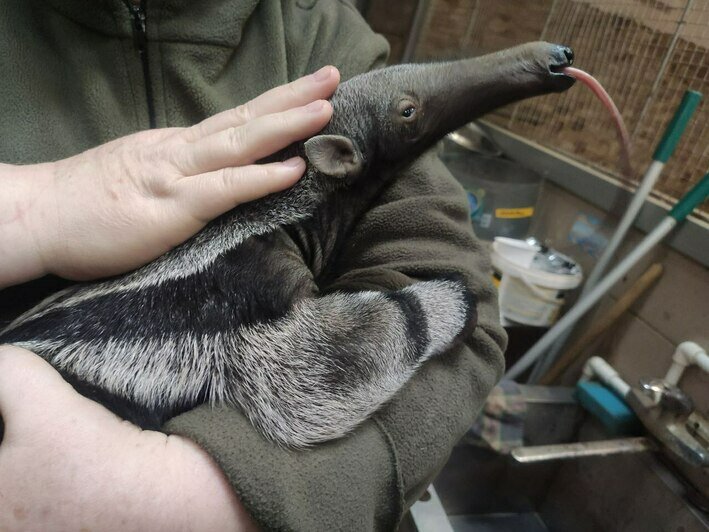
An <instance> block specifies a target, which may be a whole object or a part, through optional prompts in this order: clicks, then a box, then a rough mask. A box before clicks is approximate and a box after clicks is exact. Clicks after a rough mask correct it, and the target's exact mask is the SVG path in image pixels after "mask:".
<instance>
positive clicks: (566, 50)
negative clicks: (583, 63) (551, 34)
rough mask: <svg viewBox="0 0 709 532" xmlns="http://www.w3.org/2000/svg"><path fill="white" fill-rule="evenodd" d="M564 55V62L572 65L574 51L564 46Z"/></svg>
mask: <svg viewBox="0 0 709 532" xmlns="http://www.w3.org/2000/svg"><path fill="white" fill-rule="evenodd" d="M564 55H565V56H566V60H567V61H568V62H569V65H573V64H574V51H573V50H572V49H571V48H569V47H568V46H564Z"/></svg>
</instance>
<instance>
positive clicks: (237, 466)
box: [0, 0, 506, 531]
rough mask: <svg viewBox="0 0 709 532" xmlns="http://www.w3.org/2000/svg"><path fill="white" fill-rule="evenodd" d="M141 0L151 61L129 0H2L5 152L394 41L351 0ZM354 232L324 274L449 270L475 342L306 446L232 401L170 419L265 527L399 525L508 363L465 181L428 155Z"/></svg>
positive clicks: (192, 108) (109, 134) (62, 145)
mask: <svg viewBox="0 0 709 532" xmlns="http://www.w3.org/2000/svg"><path fill="white" fill-rule="evenodd" d="M146 7H147V9H146V42H147V44H146V46H147V57H148V60H149V70H148V72H147V73H146V71H145V70H144V68H143V64H142V62H141V59H140V57H139V54H138V52H137V49H136V40H135V39H134V35H133V33H132V28H133V26H132V19H131V17H130V15H129V11H128V7H127V6H126V4H125V3H124V2H123V1H121V0H5V1H4V2H1V3H0V50H1V51H2V52H1V54H0V96H1V97H0V162H5V163H35V162H43V161H51V160H56V159H60V158H64V157H68V156H70V155H73V154H76V153H78V152H80V151H83V150H85V149H87V148H90V147H92V146H95V145H97V144H100V143H103V142H106V141H109V140H111V139H114V138H116V137H119V136H122V135H126V134H129V133H132V132H135V131H138V130H141V129H145V128H148V127H149V126H150V118H149V108H150V109H151V110H152V114H153V115H154V119H153V120H154V123H155V124H156V125H157V127H167V126H186V125H190V124H193V123H195V122H197V121H200V120H202V119H203V118H205V117H207V116H209V115H211V114H213V113H216V112H218V111H222V110H224V109H227V108H230V107H233V106H236V105H238V104H240V103H243V102H245V101H247V100H249V99H250V98H252V97H254V96H256V95H258V94H260V93H262V92H263V91H265V90H267V89H269V88H271V87H273V86H275V85H278V84H281V83H284V82H287V81H289V80H293V79H295V78H297V77H299V76H301V75H303V74H306V73H309V72H313V71H315V70H316V69H317V68H319V67H321V66H323V65H325V64H334V65H336V66H337V67H338V68H339V69H340V71H341V72H342V76H343V79H347V78H349V77H351V76H353V75H355V74H357V73H359V72H363V71H366V70H369V69H371V68H374V67H377V66H381V65H383V63H384V60H385V57H386V52H387V47H386V43H385V41H384V40H383V39H382V38H381V37H379V36H377V35H375V34H374V33H372V31H371V30H370V29H369V28H368V27H367V25H366V23H365V22H364V21H363V20H362V18H361V17H360V16H359V14H358V13H357V12H356V11H355V10H354V9H353V8H352V7H351V6H350V5H349V4H347V3H346V2H344V1H338V0H319V1H318V0H292V1H287V0H282V1H278V0H263V1H258V0H201V1H200V2H194V1H188V0H148V2H147V6H146ZM146 74H147V77H148V78H149V89H150V90H149V91H146ZM148 95H149V96H150V106H149V105H148ZM348 242H349V244H348V246H346V247H345V248H344V249H343V250H342V251H341V252H340V255H339V256H338V257H337V261H336V266H335V268H334V269H333V271H334V272H335V275H334V276H332V278H333V279H334V281H333V283H332V285H331V286H328V287H322V288H323V289H324V290H327V291H331V290H334V289H338V288H341V289H346V290H352V289H374V290H377V289H380V290H381V289H392V288H399V287H402V286H404V285H407V284H409V283H411V282H413V280H416V279H427V278H435V277H437V276H440V275H443V274H447V273H451V272H457V273H459V274H462V275H464V276H465V278H466V279H467V281H468V282H469V285H470V287H471V288H472V289H473V290H474V292H475V293H476V295H477V297H478V300H479V308H478V311H479V325H478V327H477V329H476V330H475V331H474V333H473V334H472V336H471V337H470V338H469V340H468V341H467V345H466V346H459V347H457V348H455V349H453V350H452V351H451V352H449V353H448V354H446V355H444V356H441V357H439V358H437V359H435V360H431V361H429V362H428V363H426V364H425V366H424V367H423V368H422V369H421V370H420V371H419V372H418V374H417V375H416V376H415V377H414V378H413V380H412V381H411V382H410V383H409V384H408V385H406V386H405V388H404V389H403V390H402V391H401V392H400V393H399V394H397V395H396V397H395V398H394V399H393V400H392V401H391V402H390V403H389V404H388V405H386V406H385V407H384V408H383V409H382V410H381V411H380V412H379V413H377V414H376V415H375V416H374V417H373V418H372V419H371V420H369V421H367V422H366V423H364V424H363V425H362V426H361V427H359V428H358V429H357V430H356V431H355V432H354V433H353V434H351V435H350V436H348V437H346V438H343V439H340V440H338V441H335V442H331V443H328V444H325V445H321V446H318V447H316V448H314V449H311V450H307V451H302V452H293V451H288V450H284V449H282V448H279V447H277V446H275V445H273V444H271V443H269V442H267V441H265V440H264V439H263V438H262V437H261V436H260V435H259V434H258V433H257V432H256V431H255V430H254V429H253V427H252V426H251V425H250V424H249V422H248V421H247V420H246V419H245V417H244V416H243V415H242V414H241V413H240V412H239V411H238V410H235V409H230V408H223V407H222V408H210V407H208V406H202V407H199V408H196V409H195V410H193V411H190V412H187V413H185V414H183V415H180V416H178V417H177V418H175V419H173V420H171V421H170V422H169V423H168V424H167V425H166V426H165V430H166V432H170V433H176V434H182V435H185V436H188V437H190V438H192V439H194V440H195V441H197V442H198V443H199V444H200V445H201V446H202V447H203V448H205V449H206V450H207V451H208V452H209V453H211V454H212V456H214V458H215V459H216V460H217V462H218V463H219V465H220V466H221V467H222V469H223V471H224V472H225V473H226V475H227V477H228V479H229V481H230V482H231V483H232V485H233V486H234V489H235V490H236V492H237V493H238V495H239V497H240V498H241V500H242V502H243V503H244V505H245V506H246V507H247V509H248V510H249V511H250V512H251V514H252V515H253V517H254V518H255V519H256V521H257V522H258V523H260V524H261V525H262V526H263V527H264V528H267V529H277V530H307V531H321V530H322V531H326V530H328V531H329V530H356V531H361V530H391V529H393V528H395V527H396V525H397V524H398V522H399V520H400V518H401V516H402V514H403V512H405V511H406V509H407V508H408V507H409V506H410V505H411V504H412V503H413V502H414V501H415V500H416V499H417V497H418V496H419V495H420V494H421V493H422V491H423V490H424V489H425V487H426V485H427V484H428V483H429V482H430V481H431V480H432V478H433V477H434V476H435V475H436V473H437V472H438V471H439V470H440V468H441V467H442V466H443V464H444V463H445V461H446V460H447V458H448V454H449V452H450V450H451V448H452V447H453V445H454V444H455V442H456V441H457V440H458V439H459V437H460V436H461V435H462V434H463V433H464V431H465V430H466V429H467V427H468V426H469V425H470V423H471V422H472V420H473V418H474V417H475V416H476V414H477V413H478V411H479V410H480V408H481V406H482V403H483V401H484V399H485V397H486V395H487V393H488V392H489V390H490V389H491V387H492V386H493V385H494V384H495V382H496V381H497V379H498V378H499V376H500V374H501V371H502V350H503V349H504V345H505V342H506V338H505V335H504V331H503V329H502V328H501V327H500V325H499V322H498V313H497V307H496V296H495V293H494V291H493V288H492V286H491V284H490V281H489V278H488V269H489V264H488V259H487V256H486V253H485V252H484V250H483V249H482V248H481V245H480V243H479V242H478V241H477V240H476V239H475V237H474V236H473V234H472V230H471V228H470V224H469V222H468V212H467V205H466V201H465V198H464V196H463V194H462V190H461V189H460V187H459V186H458V185H457V183H456V182H455V181H454V180H453V178H452V177H451V176H450V174H449V173H448V172H447V171H446V169H445V168H444V167H443V166H442V165H441V164H440V162H438V160H437V159H436V158H435V157H433V156H430V155H429V156H426V157H423V158H422V159H421V160H420V161H418V162H417V163H415V164H414V165H413V166H412V167H411V168H409V169H408V170H406V171H404V172H403V173H402V174H401V175H400V176H399V177H398V178H397V180H395V181H394V182H393V183H391V184H390V186H388V188H387V189H386V190H385V191H384V192H383V194H382V196H381V197H380V198H379V199H378V200H377V201H376V203H375V204H374V205H372V206H371V208H370V210H369V211H368V212H367V213H366V214H365V215H364V216H363V217H362V218H361V220H360V221H359V223H358V224H357V225H356V227H355V229H354V230H353V232H352V234H351V235H350V237H349V240H348ZM0 254H1V250H0ZM25 288H26V292H25V293H27V294H30V293H34V292H33V290H32V287H31V286H27V287H19V288H18V287H16V288H15V290H14V292H13V294H14V297H15V298H18V296H17V294H18V293H20V294H22V293H23V290H24V289H25ZM18 290H19V292H18ZM6 293H8V292H7V291H6ZM2 296H3V293H2V292H0V299H2ZM28 297H29V296H28ZM18 301H20V303H21V305H20V306H26V305H27V304H28V303H29V301H28V300H27V299H23V296H22V295H20V296H19V299H18ZM6 306H7V305H6ZM471 481H474V479H471Z"/></svg>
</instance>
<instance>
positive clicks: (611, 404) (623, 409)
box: [576, 381, 642, 436]
mask: <svg viewBox="0 0 709 532" xmlns="http://www.w3.org/2000/svg"><path fill="white" fill-rule="evenodd" d="M576 397H577V399H578V401H579V403H580V404H581V406H583V407H584V408H585V409H586V410H588V411H589V412H590V413H591V414H593V415H594V416H596V417H597V418H598V419H599V420H600V421H601V423H603V425H604V426H605V427H606V429H607V430H608V432H609V433H610V434H611V435H612V436H632V435H637V434H640V433H641V432H642V425H641V424H640V420H638V418H637V417H636V416H635V413H634V412H633V411H632V410H631V409H630V407H629V406H628V405H627V404H626V403H625V401H623V400H622V399H621V398H620V397H618V395H617V394H615V393H614V392H613V391H611V390H609V389H608V388H606V387H605V386H604V385H603V384H600V383H598V382H590V381H584V382H579V383H578V384H577V385H576Z"/></svg>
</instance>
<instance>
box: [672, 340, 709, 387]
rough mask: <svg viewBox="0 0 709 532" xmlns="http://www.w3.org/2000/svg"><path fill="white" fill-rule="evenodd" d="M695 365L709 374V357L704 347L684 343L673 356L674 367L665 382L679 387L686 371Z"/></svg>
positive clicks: (692, 343)
mask: <svg viewBox="0 0 709 532" xmlns="http://www.w3.org/2000/svg"><path fill="white" fill-rule="evenodd" d="M693 364H694V365H696V366H699V367H700V368H701V369H703V370H704V371H706V372H707V373H709V355H707V352H706V351H705V350H704V349H703V348H702V346H700V345H698V344H695V343H694V342H682V343H681V344H679V345H678V346H677V349H676V350H675V352H674V354H673V355H672V365H671V366H670V369H669V370H667V375H665V382H666V383H667V384H671V385H672V386H677V384H678V383H679V381H680V379H681V378H682V374H683V373H684V370H685V369H686V368H687V366H691V365H693Z"/></svg>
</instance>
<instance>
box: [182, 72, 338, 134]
mask: <svg viewBox="0 0 709 532" xmlns="http://www.w3.org/2000/svg"><path fill="white" fill-rule="evenodd" d="M339 82H340V73H339V71H338V70H337V69H336V68H335V67H333V66H325V67H323V68H321V69H320V70H318V71H317V72H315V73H314V74H310V75H309V76H304V77H302V78H299V79H297V80H295V81H293V82H291V83H288V84H286V85H281V86H280V87H276V88H275V89H271V90H270V91H268V92H264V93H263V94H262V95H260V96H258V97H257V98H254V99H253V100H251V101H249V102H247V103H245V104H244V105H240V106H238V107H235V108H233V109H229V110H228V111H224V112H222V113H219V114H216V115H214V116H212V117H210V118H207V119H206V120H203V121H202V122H200V123H199V124H196V125H194V126H192V127H190V128H188V129H186V130H184V132H183V137H184V139H185V140H187V141H189V142H194V141H196V140H198V139H201V138H204V137H206V136H208V135H212V134H214V133H217V132H219V131H223V130H225V129H227V128H230V127H238V126H242V125H244V124H246V123H247V122H249V121H250V120H253V119H254V118H258V117H261V116H264V115H268V114H273V113H279V112H282V111H286V110H288V109H292V108H294V107H300V106H303V105H307V104H309V103H310V102H313V101H315V100H321V99H325V98H329V97H330V96H331V95H332V93H333V92H334V91H335V88H336V87H337V84H338V83H339Z"/></svg>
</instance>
